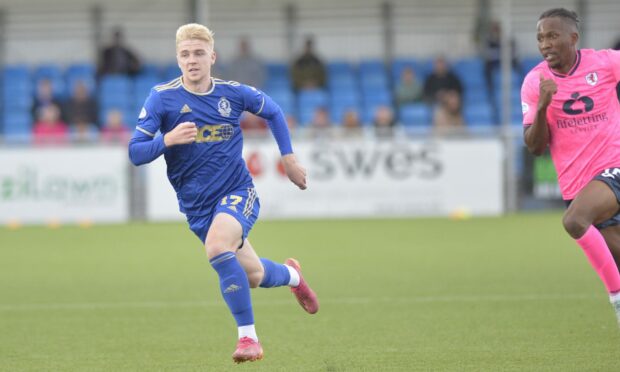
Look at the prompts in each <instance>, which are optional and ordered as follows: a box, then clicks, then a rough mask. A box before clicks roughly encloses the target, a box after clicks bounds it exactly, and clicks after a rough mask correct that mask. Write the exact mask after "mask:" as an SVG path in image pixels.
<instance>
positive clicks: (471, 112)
mask: <svg viewBox="0 0 620 372" xmlns="http://www.w3.org/2000/svg"><path fill="white" fill-rule="evenodd" d="M463 118H464V119H465V123H466V124H467V125H493V124H494V122H493V110H492V109H491V105H489V104H488V103H486V102H480V103H477V104H470V105H464V106H463Z"/></svg>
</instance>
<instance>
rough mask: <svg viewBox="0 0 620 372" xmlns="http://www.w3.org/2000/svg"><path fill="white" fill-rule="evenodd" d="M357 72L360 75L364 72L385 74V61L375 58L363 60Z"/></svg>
mask: <svg viewBox="0 0 620 372" xmlns="http://www.w3.org/2000/svg"><path fill="white" fill-rule="evenodd" d="M359 72H360V75H361V76H364V75H366V74H385V73H386V68H385V63H384V62H383V61H382V60H377V59H368V60H363V61H361V62H360V64H359Z"/></svg>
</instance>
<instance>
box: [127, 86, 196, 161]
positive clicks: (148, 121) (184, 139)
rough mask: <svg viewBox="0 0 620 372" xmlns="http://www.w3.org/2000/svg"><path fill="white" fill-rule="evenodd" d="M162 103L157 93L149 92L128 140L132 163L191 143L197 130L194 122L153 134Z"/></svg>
mask: <svg viewBox="0 0 620 372" xmlns="http://www.w3.org/2000/svg"><path fill="white" fill-rule="evenodd" d="M162 118H163V105H162V102H161V98H160V97H159V95H157V93H155V92H151V95H150V96H149V97H148V98H147V99H146V102H145V103H144V108H143V109H142V112H141V113H140V117H139V121H138V125H137V126H136V130H135V132H134V134H133V136H132V137H131V140H130V141H129V159H130V160H131V162H132V163H133V164H134V165H142V164H146V163H150V162H151V161H153V160H155V159H157V158H158V157H159V156H160V155H161V154H163V153H164V152H165V151H166V149H167V148H168V147H170V146H174V145H180V144H187V143H192V142H194V141H195V139H196V135H197V133H198V130H197V129H196V124H194V123H191V122H185V123H181V124H179V125H177V126H176V127H175V128H174V129H173V130H171V131H170V132H168V133H166V134H165V135H163V136H155V133H157V131H158V130H159V128H160V127H161V122H162Z"/></svg>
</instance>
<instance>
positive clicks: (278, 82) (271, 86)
mask: <svg viewBox="0 0 620 372" xmlns="http://www.w3.org/2000/svg"><path fill="white" fill-rule="evenodd" d="M291 87H292V84H291V79H290V78H289V77H288V76H286V75H279V76H274V77H273V78H269V79H268V80H267V81H266V82H265V87H264V90H265V92H266V93H267V94H269V92H273V91H277V90H282V89H291Z"/></svg>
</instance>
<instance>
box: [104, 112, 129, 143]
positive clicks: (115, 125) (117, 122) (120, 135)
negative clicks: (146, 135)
mask: <svg viewBox="0 0 620 372" xmlns="http://www.w3.org/2000/svg"><path fill="white" fill-rule="evenodd" d="M130 136H131V133H130V132H129V129H127V126H126V125H125V122H124V120H123V113H122V112H121V111H119V110H116V109H112V110H109V111H108V112H107V115H106V121H105V123H104V124H103V127H102V128H101V140H102V141H103V142H106V143H121V144H126V143H127V141H128V140H129V137H130Z"/></svg>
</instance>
